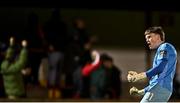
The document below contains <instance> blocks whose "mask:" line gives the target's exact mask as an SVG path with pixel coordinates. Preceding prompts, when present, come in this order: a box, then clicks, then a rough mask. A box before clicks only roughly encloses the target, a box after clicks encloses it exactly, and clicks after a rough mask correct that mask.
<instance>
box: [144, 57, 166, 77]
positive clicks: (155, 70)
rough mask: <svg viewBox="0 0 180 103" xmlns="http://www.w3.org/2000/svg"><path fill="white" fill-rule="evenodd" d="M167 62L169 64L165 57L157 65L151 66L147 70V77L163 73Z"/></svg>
mask: <svg viewBox="0 0 180 103" xmlns="http://www.w3.org/2000/svg"><path fill="white" fill-rule="evenodd" d="M166 64H167V60H165V59H163V60H161V61H160V63H159V64H158V65H157V66H155V67H154V68H151V69H150V70H148V71H147V72H146V75H147V77H148V78H151V77H152V76H154V75H157V74H159V73H161V72H162V71H163V70H164V68H165V66H166Z"/></svg>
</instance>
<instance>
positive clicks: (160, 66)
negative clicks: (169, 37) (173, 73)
mask: <svg viewBox="0 0 180 103" xmlns="http://www.w3.org/2000/svg"><path fill="white" fill-rule="evenodd" d="M168 58H169V53H168V50H167V45H161V46H160V48H159V49H158V50H157V53H156V58H155V60H154V61H155V64H153V68H151V69H150V70H148V71H147V72H146V75H147V77H148V78H151V77H152V76H155V75H157V74H160V73H161V72H163V70H164V68H165V66H166V64H167V62H168Z"/></svg>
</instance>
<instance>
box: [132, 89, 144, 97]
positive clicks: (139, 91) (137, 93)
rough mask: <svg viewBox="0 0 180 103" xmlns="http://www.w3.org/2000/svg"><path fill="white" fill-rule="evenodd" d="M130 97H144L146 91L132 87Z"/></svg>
mask: <svg viewBox="0 0 180 103" xmlns="http://www.w3.org/2000/svg"><path fill="white" fill-rule="evenodd" d="M129 93H130V95H135V96H142V95H144V93H145V91H144V89H141V90H138V89H137V88H136V87H132V88H131V89H130V90H129Z"/></svg>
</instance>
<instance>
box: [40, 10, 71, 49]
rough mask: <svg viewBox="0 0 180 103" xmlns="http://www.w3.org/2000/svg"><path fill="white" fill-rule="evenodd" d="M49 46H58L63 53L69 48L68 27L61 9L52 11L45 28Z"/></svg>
mask: <svg viewBox="0 0 180 103" xmlns="http://www.w3.org/2000/svg"><path fill="white" fill-rule="evenodd" d="M43 31H44V34H45V39H46V40H47V42H48V44H58V45H59V47H60V48H61V50H62V52H64V50H65V49H66V47H67V41H68V40H67V36H68V35H67V25H66V24H65V23H64V21H63V20H62V17H61V14H60V10H59V8H55V9H53V11H52V15H51V17H50V19H49V20H48V21H47V22H46V23H45V25H44V28H43Z"/></svg>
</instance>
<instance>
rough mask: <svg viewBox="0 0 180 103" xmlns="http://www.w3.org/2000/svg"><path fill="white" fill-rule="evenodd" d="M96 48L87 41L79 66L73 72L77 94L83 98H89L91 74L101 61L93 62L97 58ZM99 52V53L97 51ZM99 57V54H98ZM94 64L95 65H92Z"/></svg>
mask: <svg viewBox="0 0 180 103" xmlns="http://www.w3.org/2000/svg"><path fill="white" fill-rule="evenodd" d="M92 54H94V50H93V48H92V43H91V42H89V41H88V42H86V43H85V45H84V47H83V51H82V52H81V54H80V56H79V61H78V68H77V69H76V70H75V72H74V74H73V80H74V85H75V94H76V95H75V96H77V97H78V96H79V97H81V98H89V96H90V95H89V86H90V85H89V80H90V78H89V74H90V73H91V72H92V71H93V70H94V67H96V65H98V63H99V62H96V63H95V65H94V64H93V63H94V62H95V61H96V59H95V58H94V57H93V55H92ZM96 54H97V53H96ZM97 57H98V56H97ZM92 64H93V65H92Z"/></svg>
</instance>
